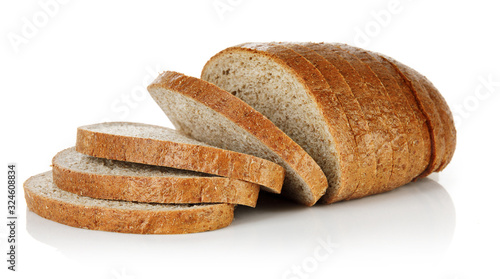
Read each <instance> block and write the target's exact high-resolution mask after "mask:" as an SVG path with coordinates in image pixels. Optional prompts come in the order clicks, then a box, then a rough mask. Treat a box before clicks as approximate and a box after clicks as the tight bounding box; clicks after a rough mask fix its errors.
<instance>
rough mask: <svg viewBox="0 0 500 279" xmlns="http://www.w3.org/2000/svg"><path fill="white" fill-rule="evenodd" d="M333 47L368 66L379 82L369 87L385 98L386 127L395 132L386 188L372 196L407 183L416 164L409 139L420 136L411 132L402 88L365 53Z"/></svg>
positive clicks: (411, 119)
mask: <svg viewBox="0 0 500 279" xmlns="http://www.w3.org/2000/svg"><path fill="white" fill-rule="evenodd" d="M335 45H336V46H338V47H340V48H341V49H344V50H346V51H348V52H349V53H351V54H353V55H354V56H356V57H357V58H358V59H359V60H360V61H362V62H363V63H364V64H365V65H367V66H368V67H369V68H370V70H371V72H372V73H373V74H374V75H375V76H376V77H377V79H378V80H379V83H374V84H372V85H373V86H376V87H378V89H379V91H380V92H381V93H383V94H384V95H385V96H386V100H384V101H385V102H384V103H385V105H386V106H385V107H386V108H388V109H389V111H388V112H386V113H388V115H389V120H390V123H388V125H389V126H390V127H389V128H390V130H391V131H393V132H394V133H395V134H394V135H393V140H392V142H391V143H392V150H393V167H392V172H391V177H390V179H389V183H388V184H387V185H385V187H380V188H379V189H377V190H376V191H375V192H374V193H382V192H386V191H389V190H392V189H394V188H396V187H398V186H401V185H404V184H406V183H408V182H410V181H411V180H412V179H413V177H411V174H410V171H409V169H411V168H414V164H413V163H412V162H416V160H415V159H414V158H411V157H410V153H409V143H408V141H409V140H408V139H409V138H410V139H411V141H412V142H414V139H415V140H419V138H420V134H419V133H416V134H414V133H413V131H412V130H411V128H412V127H414V126H415V125H416V123H415V121H414V119H413V118H412V117H411V115H409V113H410V112H411V110H410V109H409V107H407V106H406V102H405V101H406V99H405V97H404V96H402V95H401V94H400V93H401V88H399V86H398V85H397V83H396V81H395V80H394V77H392V76H391V75H390V74H389V73H388V71H387V70H386V69H385V67H384V66H383V65H381V64H380V63H379V62H378V61H377V60H376V59H375V58H373V57H372V56H371V55H370V54H369V53H368V52H367V51H364V50H362V49H360V48H356V47H352V46H348V45H345V44H335ZM391 120H392V121H391ZM391 126H392V127H391ZM417 132H418V131H417Z"/></svg>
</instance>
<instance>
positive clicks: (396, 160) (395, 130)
mask: <svg viewBox="0 0 500 279" xmlns="http://www.w3.org/2000/svg"><path fill="white" fill-rule="evenodd" d="M334 46H336V47H338V48H340V49H342V50H344V51H346V52H348V53H349V54H350V55H351V56H352V58H351V59H350V60H349V61H350V62H351V65H353V66H354V67H355V68H356V70H357V72H358V73H359V74H360V75H361V76H362V77H363V79H364V81H365V83H366V84H367V88H369V90H370V92H372V94H373V95H372V98H375V100H376V101H377V103H378V106H379V109H380V112H381V113H382V118H383V120H385V124H386V128H387V133H388V135H389V141H390V143H391V149H392V163H391V166H390V167H389V169H390V172H389V177H388V178H387V179H386V182H385V183H384V184H382V185H379V186H378V187H372V189H371V192H370V194H376V193H382V192H386V191H388V190H390V189H393V188H395V187H397V186H401V185H402V183H403V182H402V181H401V178H402V177H404V176H406V175H407V170H406V168H407V165H408V144H407V135H406V132H405V130H404V128H403V126H402V124H401V120H400V118H399V116H398V115H397V114H396V112H395V111H397V110H395V109H394V106H393V103H392V101H391V98H390V97H389V94H388V93H387V90H386V88H385V86H384V84H383V83H382V82H381V80H380V79H379V78H378V76H377V75H376V74H375V73H374V71H373V70H372V68H371V67H370V66H369V65H368V64H367V63H366V62H364V61H363V60H365V61H366V59H370V57H369V55H368V56H367V55H365V54H364V53H363V52H360V51H358V50H357V49H355V48H352V47H350V46H347V45H345V44H334ZM396 99H397V98H396Z"/></svg>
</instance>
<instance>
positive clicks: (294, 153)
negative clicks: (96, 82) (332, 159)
mask: <svg viewBox="0 0 500 279" xmlns="http://www.w3.org/2000/svg"><path fill="white" fill-rule="evenodd" d="M230 49H231V48H230ZM230 49H226V50H225V51H229V50H230ZM212 59H214V58H212ZM148 88H149V89H153V88H166V89H169V90H173V91H176V92H178V93H180V94H183V95H184V96H187V97H190V98H192V99H194V100H196V101H197V102H200V103H202V104H203V105H205V106H207V107H209V108H211V109H213V110H214V111H216V112H218V113H220V114H221V115H223V116H224V117H226V118H227V119H229V120H230V121H232V122H234V123H235V124H236V125H237V126H239V127H241V128H243V129H245V130H246V131H247V132H249V133H250V134H252V135H254V136H255V137H256V138H257V139H259V140H260V141H261V142H262V143H263V144H264V145H266V146H268V147H269V148H270V149H271V150H272V151H273V152H275V153H276V154H278V155H279V156H280V157H281V158H282V159H283V160H284V161H285V162H287V163H288V164H289V165H290V166H291V167H292V168H293V169H294V170H295V171H296V172H297V173H298V174H299V175H300V176H301V177H302V179H303V180H304V181H305V183H306V184H307V185H308V186H309V187H310V189H311V192H312V195H313V200H311V201H309V202H308V203H306V205H309V206H311V205H313V204H314V203H316V201H317V200H318V199H319V198H320V197H321V196H322V195H323V194H324V192H325V190H326V188H327V187H328V182H327V181H326V177H325V175H324V173H323V171H322V170H321V168H320V167H319V166H318V165H317V164H316V162H315V161H314V160H313V159H312V158H311V157H310V156H309V155H308V154H307V153H306V152H305V151H304V150H303V149H302V148H301V147H300V146H299V145H298V144H297V143H295V142H294V141H293V140H292V139H290V138H289V137H288V136H287V135H286V134H285V133H283V132H282V131H281V130H279V129H278V127H276V126H275V125H274V124H273V123H272V122H271V121H270V120H269V119H267V118H266V117H265V116H263V115H262V114H261V113H259V112H258V111H256V110H255V109H253V108H252V107H250V106H249V105H248V104H246V103H244V102H243V101H242V100H240V99H238V98H237V97H235V96H233V95H232V94H230V93H229V92H226V91H224V90H222V89H220V88H219V87H217V86H215V85H213V84H211V83H208V82H206V81H203V80H200V79H197V78H194V77H189V76H185V75H183V74H180V73H176V72H164V73H163V74H161V75H160V76H159V77H158V78H157V79H156V80H155V81H153V83H152V84H151V85H149V87H148Z"/></svg>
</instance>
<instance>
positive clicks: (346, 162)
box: [277, 43, 369, 203]
mask: <svg viewBox="0 0 500 279" xmlns="http://www.w3.org/2000/svg"><path fill="white" fill-rule="evenodd" d="M279 45H282V46H284V47H286V48H288V49H290V50H293V51H294V52H295V53H296V54H298V55H300V56H302V57H303V59H306V60H307V61H308V62H309V63H305V61H301V63H300V64H299V62H298V61H300V59H299V58H298V57H297V56H296V55H294V54H288V55H287V54H284V53H283V51H279V49H278V50H277V51H278V52H279V53H278V56H279V57H278V58H279V59H283V60H284V62H285V63H286V64H287V65H288V67H290V68H292V69H293V70H294V71H295V76H296V78H298V79H299V80H302V82H303V83H304V84H305V87H306V88H308V90H309V92H308V93H309V96H310V97H311V99H312V100H313V101H314V102H315V103H316V104H317V107H318V108H319V111H320V113H321V114H322V115H323V118H324V120H325V122H326V123H327V125H328V128H329V130H330V133H331V135H332V137H333V139H334V144H335V148H336V151H337V152H336V154H334V155H335V156H336V157H337V160H338V162H339V163H338V164H339V172H340V177H339V178H338V179H337V181H329V183H330V186H329V188H328V190H327V192H326V193H325V195H324V196H323V197H322V198H321V202H323V203H333V202H336V201H340V200H343V199H345V198H347V197H348V196H350V195H351V194H352V193H353V192H354V191H355V190H356V188H357V187H358V185H359V184H360V183H362V182H363V181H366V179H367V175H368V174H367V172H368V171H369V168H367V166H366V164H363V163H362V160H361V159H360V155H359V154H360V153H359V151H358V148H359V147H360V146H361V144H358V142H357V141H360V139H359V138H356V137H355V135H354V131H353V129H352V127H351V124H350V122H349V119H348V117H347V115H346V112H345V110H346V109H345V108H344V104H342V102H341V101H340V98H342V95H346V94H349V95H352V93H351V92H350V88H349V86H348V85H347V84H346V83H345V81H344V79H343V77H342V76H341V75H340V74H339V72H338V71H337V69H336V68H335V67H334V66H333V65H332V64H331V63H330V62H328V60H326V59H325V58H324V57H323V56H321V55H319V54H318V53H317V52H315V51H314V50H312V49H310V48H308V47H306V46H304V45H301V44H295V43H279ZM280 53H283V54H281V55H280ZM309 64H310V65H309ZM311 65H312V66H313V67H314V69H313V68H312V67H311ZM318 72H319V73H318ZM334 183H335V184H337V185H335V186H337V187H334V185H332V184H334Z"/></svg>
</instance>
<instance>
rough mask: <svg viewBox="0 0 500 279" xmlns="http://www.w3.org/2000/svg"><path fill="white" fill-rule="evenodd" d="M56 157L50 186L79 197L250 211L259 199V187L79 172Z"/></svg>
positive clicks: (224, 181) (224, 180) (215, 180)
mask: <svg viewBox="0 0 500 279" xmlns="http://www.w3.org/2000/svg"><path fill="white" fill-rule="evenodd" d="M59 154H60V153H59ZM59 154H58V155H59ZM58 155H56V156H55V157H54V159H53V160H52V177H53V181H54V184H55V185H56V186H57V187H59V188H60V189H62V190H65V191H68V192H71V193H74V194H77V195H80V196H86V197H91V198H96V199H108V200H123V201H134V202H145V203H171V204H197V203H229V204H241V205H246V206H251V207H255V205H256V203H257V198H258V196H259V189H260V186H259V185H257V184H253V183H250V182H245V181H242V180H237V179H232V178H226V177H215V176H214V177H194V176H193V177H177V176H126V175H111V174H97V173H90V172H82V171H78V170H74V169H71V168H68V167H65V166H62V165H60V164H58V163H57V156H58Z"/></svg>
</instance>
